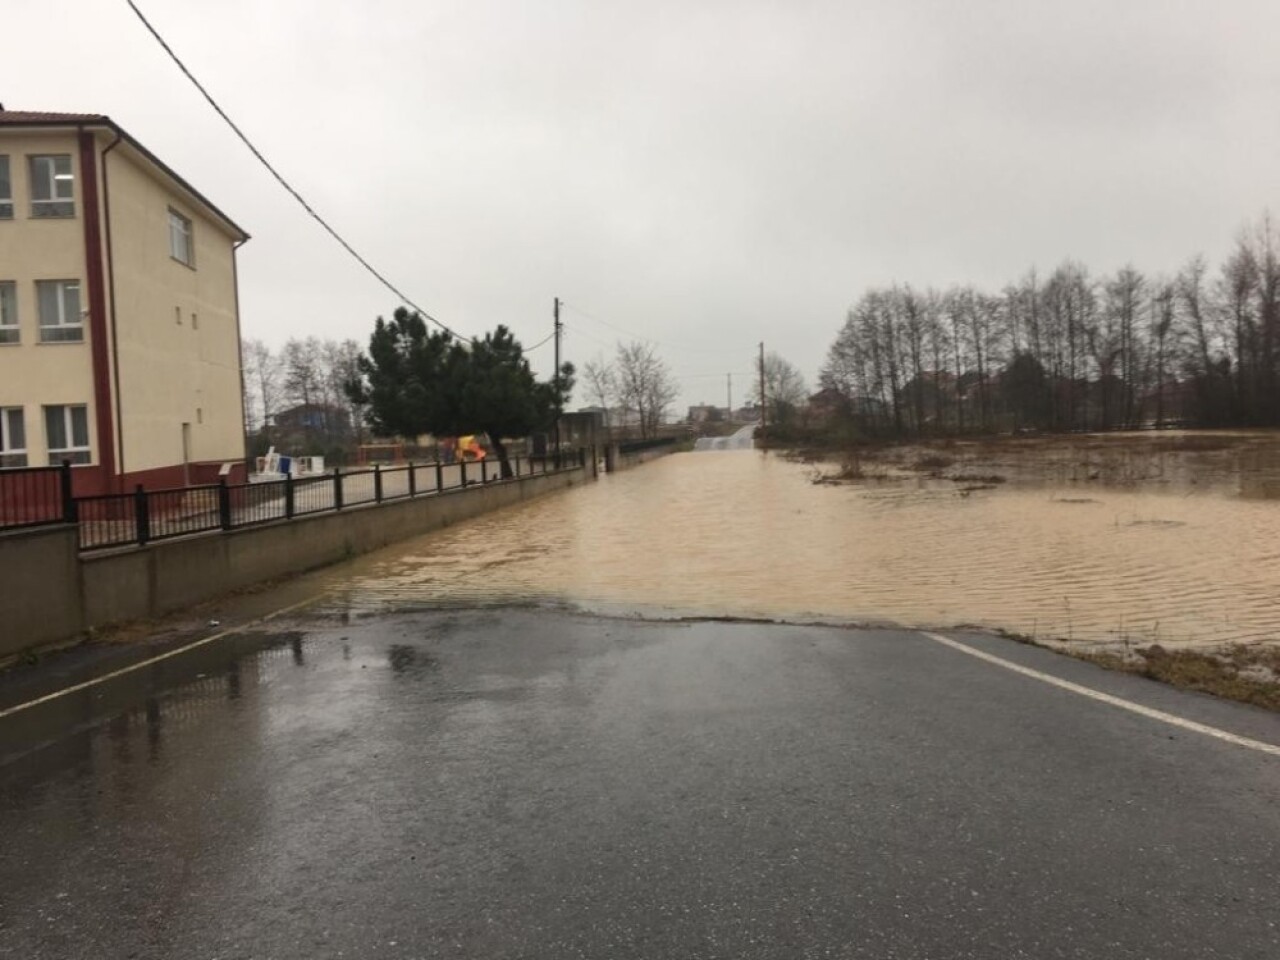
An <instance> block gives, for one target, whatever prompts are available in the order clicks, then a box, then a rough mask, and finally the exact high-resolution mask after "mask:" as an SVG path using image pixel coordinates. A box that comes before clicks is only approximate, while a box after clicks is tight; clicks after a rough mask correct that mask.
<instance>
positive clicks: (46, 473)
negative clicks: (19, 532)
mask: <svg viewBox="0 0 1280 960" xmlns="http://www.w3.org/2000/svg"><path fill="white" fill-rule="evenodd" d="M75 517H76V513H75V502H74V500H73V499H72V496H71V464H70V463H64V464H63V465H62V466H60V467H18V468H15V469H10V470H0V529H12V528H15V527H38V526H43V525H45V524H50V523H72V522H74V521H75Z"/></svg>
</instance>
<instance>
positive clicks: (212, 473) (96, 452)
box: [0, 109, 248, 493]
mask: <svg viewBox="0 0 1280 960" xmlns="http://www.w3.org/2000/svg"><path fill="white" fill-rule="evenodd" d="M247 239H248V234H246V233H245V232H244V231H243V230H242V229H240V227H238V226H236V224H235V223H234V222H233V221H231V220H230V219H229V218H228V217H227V216H226V215H225V214H224V213H222V212H221V211H220V210H218V208H217V207H215V206H213V204H211V203H210V202H209V201H208V200H206V199H205V198H204V197H202V196H201V195H200V194H199V193H198V192H197V191H196V190H195V189H194V188H193V187H192V186H191V185H190V184H188V183H187V182H186V181H185V180H183V179H182V178H181V177H179V176H178V175H177V174H176V173H174V172H173V171H172V170H170V169H169V168H168V167H167V166H165V164H164V163H163V162H162V161H160V160H159V159H158V158H157V157H156V156H155V155H154V154H152V153H151V152H150V151H148V150H147V149H146V147H144V146H142V144H140V143H139V142H138V141H137V140H135V139H133V137H131V136H130V135H129V134H128V133H126V132H125V131H124V130H123V129H121V127H120V126H119V125H117V124H116V123H115V122H114V121H112V120H111V119H110V118H109V117H104V116H97V115H93V114H57V113H27V112H15V111H6V110H3V109H0V468H6V467H8V468H12V467H21V466H44V465H47V464H57V463H61V462H62V461H63V460H64V459H69V460H71V461H72V462H73V463H75V464H78V465H79V466H78V468H77V469H76V471H75V487H76V492H77V493H92V492H113V491H123V490H128V489H132V488H133V486H134V485H135V484H138V483H141V484H144V485H145V486H147V487H148V488H152V487H164V486H180V485H182V484H184V483H188V482H189V483H199V482H208V481H210V480H212V479H214V478H216V476H217V474H218V471H219V468H220V467H221V466H222V464H224V463H235V464H237V465H241V464H242V463H243V460H244V430H243V423H244V418H243V407H242V402H243V401H242V396H243V391H242V389H241V375H240V331H239V311H238V307H237V301H236V259H235V257H236V250H237V248H238V247H239V246H240V245H241V244H242V243H244V242H245V241H246V240H247Z"/></svg>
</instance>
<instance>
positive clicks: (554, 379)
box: [551, 297, 564, 458]
mask: <svg viewBox="0 0 1280 960" xmlns="http://www.w3.org/2000/svg"><path fill="white" fill-rule="evenodd" d="M554 316H555V327H554V330H555V337H556V369H555V373H553V374H552V375H551V383H552V386H553V387H554V389H555V392H556V429H555V441H556V447H555V455H556V457H557V458H558V457H559V456H560V415H561V414H562V413H563V412H564V411H563V410H561V409H560V331H561V329H562V326H561V323H560V298H559V297H556V299H555V312H554Z"/></svg>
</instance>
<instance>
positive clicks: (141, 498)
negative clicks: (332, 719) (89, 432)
mask: <svg viewBox="0 0 1280 960" xmlns="http://www.w3.org/2000/svg"><path fill="white" fill-rule="evenodd" d="M586 462H587V460H586V452H585V451H582V450H574V451H571V452H566V453H562V454H559V455H551V456H547V457H513V458H511V460H510V465H511V476H510V477H508V478H505V479H509V480H515V479H519V478H522V477H529V476H533V475H536V474H545V473H554V472H556V471H559V470H567V469H577V468H578V467H581V466H584V465H585V464H586ZM54 472H55V473H56V472H57V469H56V468H55V471H54ZM502 479H504V478H502V476H501V468H500V465H499V464H498V462H497V461H494V462H492V463H490V462H489V461H488V460H480V461H473V462H469V463H468V462H460V463H453V464H446V463H429V464H421V463H419V464H406V465H405V466H400V467H386V468H384V467H382V466H380V465H379V466H375V467H372V468H370V469H366V470H352V471H347V472H343V471H341V470H334V471H333V472H332V473H326V474H319V475H315V476H306V477H291V476H286V477H284V478H282V479H279V480H264V481H258V482H252V483H235V484H232V483H227V482H225V481H223V482H221V483H217V484H206V485H203V486H197V487H182V488H178V489H172V490H144V489H143V488H142V487H138V489H136V490H135V491H134V492H132V493H120V494H105V495H101V496H91V497H76V498H72V499H70V500H69V510H70V514H69V515H70V516H71V517H73V518H74V519H75V520H76V521H78V523H79V530H80V549H81V550H101V549H104V548H107V547H122V546H130V545H133V544H146V543H150V542H151V541H153V540H163V539H167V538H170V537H182V536H188V535H190V534H194V533H207V532H211V531H215V530H236V529H239V528H241V527H249V526H254V525H256V524H262V523H272V522H276V521H282V520H292V519H294V518H295V517H305V516H311V515H314V514H318V513H328V512H333V511H337V510H345V509H349V508H351V507H355V506H360V505H363V504H370V503H375V504H376V503H386V502H389V501H394V500H405V499H409V498H412V497H425V496H436V495H438V494H441V493H445V492H447V491H449V490H459V489H463V488H465V487H469V486H474V485H479V484H485V483H491V482H494V481H499V480H502ZM68 482H69V481H68ZM41 522H47V523H59V522H63V518H62V517H61V516H60V517H59V518H58V519H52V520H46V521H41Z"/></svg>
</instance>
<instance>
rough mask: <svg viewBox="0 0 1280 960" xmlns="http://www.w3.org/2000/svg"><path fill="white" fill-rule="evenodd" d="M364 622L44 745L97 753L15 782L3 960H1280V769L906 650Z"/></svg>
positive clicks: (797, 633)
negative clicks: (1278, 899) (1279, 893)
mask: <svg viewBox="0 0 1280 960" xmlns="http://www.w3.org/2000/svg"><path fill="white" fill-rule="evenodd" d="M347 620H348V622H345V623H344V622H342V621H341V618H339V619H337V620H335V621H327V620H314V619H309V618H305V617H304V618H299V620H298V622H297V623H296V624H294V629H293V630H292V631H291V632H288V633H282V634H274V635H260V636H256V637H249V638H244V639H243V640H241V641H238V642H239V644H240V649H238V650H237V649H235V648H234V646H227V647H213V646H211V647H206V648H202V649H200V650H199V651H193V652H192V657H191V659H189V660H188V659H182V658H175V659H173V660H170V661H165V663H164V666H163V668H162V669H159V670H158V671H157V672H156V673H155V674H154V675H147V674H145V673H143V672H139V673H136V674H130V675H129V679H128V680H127V681H124V680H122V681H121V682H120V683H119V684H117V683H112V684H108V685H105V686H104V687H102V688H97V689H96V690H95V691H94V692H93V694H92V695H89V696H85V697H84V698H77V699H75V700H73V701H70V702H57V703H56V705H54V704H51V705H50V706H49V707H48V711H49V712H46V713H43V714H39V713H37V714H34V715H32V716H30V717H29V718H28V719H27V721H26V723H27V727H26V731H25V733H26V736H28V737H29V738H31V742H32V743H36V742H39V734H40V731H41V730H42V729H44V730H54V729H59V728H62V727H65V726H70V725H74V724H75V723H77V722H78V723H80V725H81V728H80V730H79V732H77V733H75V734H74V735H72V736H69V737H64V738H61V739H54V740H53V741H52V742H49V743H47V744H45V745H44V746H43V747H40V748H38V749H34V750H28V751H26V752H24V753H23V754H22V755H21V756H18V757H16V758H15V757H11V758H10V760H9V762H8V763H7V764H6V765H5V766H3V767H0V774H2V778H0V837H3V852H4V856H3V858H0V955H4V956H13V957H22V958H24V960H30V958H66V957H92V958H114V957H136V958H142V960H151V958H162V957H263V958H265V957H272V958H314V957H360V958H364V957H377V956H385V957H405V958H410V957H464V958H516V957H530V958H533V957H537V958H548V960H551V958H554V960H561V958H565V957H616V958H632V957H635V958H673V960H674V958H680V960H685V958H691V957H693V958H725V960H729V958H740V957H752V958H756V957H759V958H787V960H791V958H795V957H828V956H831V957H846V958H866V960H873V958H874V960H882V958H885V957H899V958H904V960H912V958H928V957H1037V958H1039V957H1050V956H1052V957H1062V958H1090V960H1092V958H1097V957H1103V956H1105V957H1108V958H1138V957H1153V956H1159V957H1161V958H1162V960H1180V958H1186V960H1191V958H1195V960H1201V958H1204V957H1214V956H1220V957H1232V958H1245V957H1257V958H1263V957H1273V956H1275V955H1277V950H1280V930H1278V929H1277V927H1276V917H1275V911H1274V906H1275V904H1274V891H1275V890H1276V888H1277V885H1280V874H1278V873H1277V864H1280V848H1278V847H1277V843H1280V819H1278V817H1280V813H1278V811H1277V807H1276V805H1275V803H1274V797H1275V796H1276V795H1277V791H1280V764H1277V763H1275V762H1273V760H1272V758H1270V757H1265V756H1260V755H1258V754H1256V753H1254V752H1251V751H1248V750H1243V749H1241V748H1240V747H1237V746H1233V745H1230V744H1224V743H1222V742H1220V741H1217V740H1213V739H1210V738H1208V737H1203V736H1199V735H1195V734H1188V733H1186V732H1184V731H1181V730H1177V729H1174V728H1170V727H1166V726H1164V725H1162V724H1159V723H1156V722H1154V721H1151V720H1149V719H1147V718H1144V717H1139V716H1134V715H1132V714H1128V713H1125V712H1122V711H1115V710H1113V709H1110V708H1106V707H1104V706H1102V705H1099V704H1096V703H1094V702H1093V701H1090V700H1087V699H1085V698H1082V697H1079V696H1076V695H1074V694H1071V693H1067V692H1063V691H1061V690H1057V689H1054V688H1051V687H1046V686H1044V685H1043V684H1038V683H1035V682H1034V681H1029V680H1027V679H1026V678H1023V677H1020V676H1017V675H1015V674H1012V673H1010V672H1008V671H1005V670H999V669H993V668H991V667H990V666H989V665H987V664H985V663H981V662H979V661H977V660H975V659H974V658H972V657H967V656H963V655H961V654H957V653H955V652H954V651H952V650H949V649H947V648H946V647H943V646H942V645H940V644H937V643H934V642H932V641H929V640H926V639H924V638H922V637H920V636H919V635H912V634H909V633H905V632H900V631H899V632H888V631H861V632H851V631H846V630H838V629H831V628H819V627H788V626H777V625H744V624H727V623H706V622H703V623H683V624H681V623H652V622H639V621H623V620H606V619H596V618H590V617H586V616H575V615H566V614H560V613H555V612H548V611H511V610H505V611H490V612H475V611H457V612H442V611H436V612H422V613H416V614H399V615H389V616H384V617H378V618H375V619H372V620H368V621H360V620H358V619H352V618H347ZM970 642H983V641H978V640H976V639H975V640H971V641H970ZM985 642H987V643H1000V641H994V640H988V641H985ZM1007 646H1011V647H1012V646H1016V645H1011V644H1007ZM1015 652H1016V653H1017V655H1018V656H1021V657H1023V658H1026V659H1027V662H1028V663H1029V664H1031V665H1033V666H1038V667H1040V668H1042V669H1043V668H1045V666H1046V661H1054V663H1052V664H1051V665H1050V669H1065V670H1067V671H1069V673H1070V675H1071V677H1072V678H1074V679H1077V680H1083V681H1084V682H1087V683H1091V684H1098V683H1102V684H1110V685H1111V689H1113V690H1115V691H1116V692H1118V693H1121V694H1123V695H1127V696H1132V695H1141V696H1145V697H1151V698H1156V699H1155V700H1153V705H1155V706H1160V707H1163V708H1166V709H1174V710H1177V711H1183V710H1191V711H1192V712H1193V715H1196V716H1199V717H1200V718H1201V719H1204V720H1206V721H1208V722H1211V723H1217V724H1221V725H1224V726H1233V727H1235V728H1236V729H1240V730H1241V732H1243V733H1247V734H1250V735H1254V736H1269V737H1270V738H1271V739H1273V740H1274V739H1280V738H1277V737H1275V736H1274V734H1275V733H1276V729H1275V727H1274V722H1273V718H1272V717H1270V716H1268V715H1263V714H1260V713H1259V712H1257V711H1250V710H1248V709H1247V708H1243V707H1239V706H1236V705H1232V704H1213V703H1205V702H1203V701H1202V700H1201V699H1199V698H1195V697H1192V696H1188V695H1184V694H1180V693H1178V692H1177V691H1172V690H1166V689H1161V688H1155V689H1154V690H1151V689H1148V687H1150V685H1147V684H1144V682H1143V681H1140V680H1136V679H1135V678H1130V677H1122V676H1117V675H1103V674H1101V673H1100V672H1099V671H1097V670H1096V669H1095V668H1093V667H1091V666H1090V665H1088V664H1083V663H1077V662H1073V661H1064V660H1061V658H1056V657H1053V656H1052V655H1051V654H1048V653H1046V652H1045V651H1041V650H1034V649H1030V648H1025V647H1016V650H1015ZM184 671H186V675H185V676H184ZM1195 711H1199V713H1195ZM13 719H14V718H12V717H11V718H7V720H6V721H5V723H7V722H9V721H12V720H13ZM1268 722H1271V723H1272V724H1273V725H1272V726H1271V727H1270V728H1267V727H1266V726H1265V725H1266V724H1267V723H1268ZM3 729H4V726H3V724H0V730H3ZM1268 729H1269V733H1268ZM1068 732H1069V733H1068ZM10 746H13V744H12V743H10Z"/></svg>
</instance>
